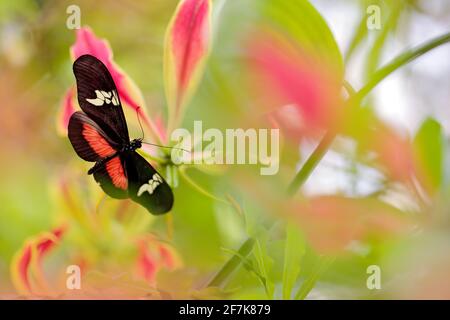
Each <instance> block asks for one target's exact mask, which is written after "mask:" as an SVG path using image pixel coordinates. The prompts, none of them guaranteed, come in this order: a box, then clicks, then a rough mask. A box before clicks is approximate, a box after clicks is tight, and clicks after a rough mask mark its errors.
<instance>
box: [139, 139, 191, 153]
mask: <svg viewBox="0 0 450 320" xmlns="http://www.w3.org/2000/svg"><path fill="white" fill-rule="evenodd" d="M141 143H142V144H148V145H150V146H154V147H160V148H165V149H178V150H183V151H184V152H187V153H191V152H190V151H189V150H186V149H183V148H178V147H169V146H161V145H159V144H154V143H150V142H145V141H141Z"/></svg>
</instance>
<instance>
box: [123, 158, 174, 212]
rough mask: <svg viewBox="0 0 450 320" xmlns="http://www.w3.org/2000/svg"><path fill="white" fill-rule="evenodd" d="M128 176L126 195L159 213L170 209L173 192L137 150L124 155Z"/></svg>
mask: <svg viewBox="0 0 450 320" xmlns="http://www.w3.org/2000/svg"><path fill="white" fill-rule="evenodd" d="M124 158H125V159H124V160H125V168H126V174H127V177H128V196H129V197H130V198H131V199H132V200H133V201H135V202H137V203H139V204H141V205H142V206H144V207H145V208H146V209H147V210H148V211H149V212H150V213H152V214H155V215H159V214H163V213H166V212H168V211H170V209H172V206H173V193H172V189H171V188H170V187H169V185H168V184H167V182H166V181H165V180H164V179H163V178H162V176H161V175H160V174H159V173H158V172H157V171H156V170H155V169H154V168H153V167H152V166H151V165H150V164H149V163H148V162H147V161H146V160H145V159H144V158H143V157H142V156H140V155H139V154H138V153H137V152H130V153H127V154H126V155H125V156H124Z"/></svg>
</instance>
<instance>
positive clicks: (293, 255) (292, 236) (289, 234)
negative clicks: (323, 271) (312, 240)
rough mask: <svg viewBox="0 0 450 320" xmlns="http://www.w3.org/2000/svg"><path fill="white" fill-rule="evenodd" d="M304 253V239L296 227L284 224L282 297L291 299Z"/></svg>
mask: <svg viewBox="0 0 450 320" xmlns="http://www.w3.org/2000/svg"><path fill="white" fill-rule="evenodd" d="M304 255H305V241H304V238H303V236H302V234H301V233H300V231H299V230H298V228H297V227H295V226H293V225H291V224H288V225H287V226H286V243H285V249H284V268H283V299H285V300H289V299H291V292H292V288H293V287H294V285H295V282H296V281H297V278H298V275H299V274H300V269H301V263H302V258H303V256H304Z"/></svg>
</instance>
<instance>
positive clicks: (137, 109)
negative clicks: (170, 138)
mask: <svg viewBox="0 0 450 320" xmlns="http://www.w3.org/2000/svg"><path fill="white" fill-rule="evenodd" d="M139 110H141V107H137V108H136V115H137V119H138V122H139V127H140V128H141V132H142V138H141V139H139V140H140V141H141V143H143V144H148V145H150V146H154V147H160V148H165V149H178V150H183V151H184V152H188V153H190V151H188V150H186V149H183V148H178V147H169V146H161V145H159V144H154V143H150V142H145V141H143V140H144V137H145V136H144V129H143V128H142V123H141V119H140V117H139Z"/></svg>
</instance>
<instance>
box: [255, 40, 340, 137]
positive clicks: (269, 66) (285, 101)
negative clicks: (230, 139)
mask: <svg viewBox="0 0 450 320" xmlns="http://www.w3.org/2000/svg"><path fill="white" fill-rule="evenodd" d="M248 52H249V56H250V57H251V60H250V62H249V67H250V70H251V74H252V76H251V80H252V81H251V86H252V87H253V89H255V92H257V93H258V96H257V98H259V100H258V101H257V102H256V105H258V106H263V107H264V110H263V112H267V111H269V112H273V114H272V116H273V117H274V118H275V120H276V121H275V122H276V123H277V124H278V125H279V126H281V127H282V128H283V127H284V125H286V127H287V129H288V131H289V132H290V133H292V134H295V133H300V132H302V131H304V130H310V129H317V128H323V127H330V126H333V125H335V124H336V123H338V122H339V116H340V112H341V108H340V107H341V99H340V90H341V85H342V83H341V80H340V79H339V77H340V76H339V75H340V73H339V72H337V71H336V70H335V68H334V67H333V66H331V65H325V63H324V62H323V61H318V59H317V58H316V57H315V56H314V55H313V54H310V53H308V51H307V50H305V49H303V48H301V47H298V46H297V45H293V44H292V43H291V42H290V41H288V40H287V39H285V38H284V37H283V36H281V35H278V34H274V33H273V32H270V31H267V32H264V33H262V32H258V33H257V34H256V35H253V37H252V38H251V40H249V41H248ZM285 106H290V107H288V108H285V110H282V109H281V108H282V107H285ZM292 107H293V108H295V109H296V110H294V112H292V111H293V110H290V111H289V109H292ZM288 111H289V114H290V115H289V116H288V117H283V115H282V114H280V112H288ZM292 115H293V116H295V118H292V117H291V116H292Z"/></svg>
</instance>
